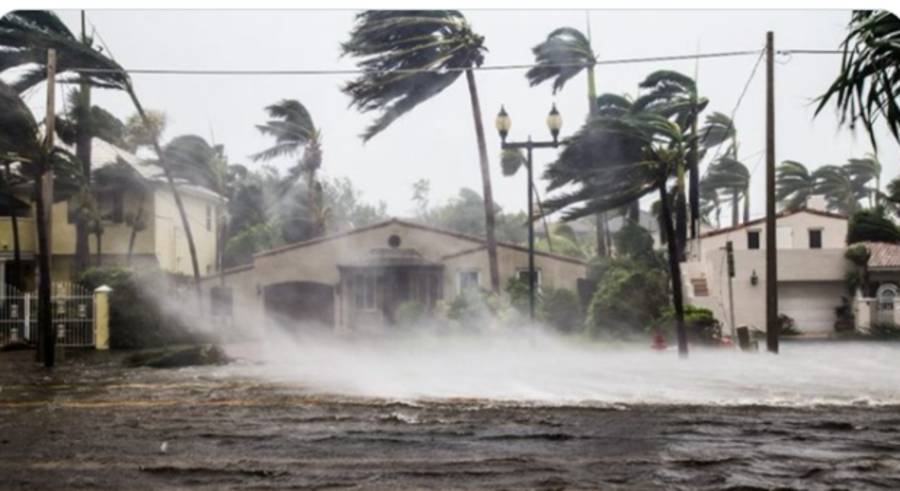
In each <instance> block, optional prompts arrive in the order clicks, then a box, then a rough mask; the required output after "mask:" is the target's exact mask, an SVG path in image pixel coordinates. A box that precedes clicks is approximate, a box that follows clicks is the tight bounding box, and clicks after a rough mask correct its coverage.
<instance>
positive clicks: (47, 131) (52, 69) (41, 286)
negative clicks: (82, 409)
mask: <svg viewBox="0 0 900 491" xmlns="http://www.w3.org/2000/svg"><path fill="white" fill-rule="evenodd" d="M55 132H56V50H55V49H53V48H50V49H48V50H47V116H46V119H45V120H44V135H45V139H44V151H43V152H42V153H43V154H44V156H43V158H42V159H41V162H39V163H38V176H37V177H38V179H39V182H38V183H37V188H38V196H37V208H38V209H37V212H38V223H37V225H38V231H39V233H38V236H39V237H40V244H39V245H38V251H39V253H38V278H39V281H38V329H37V330H38V350H37V351H38V359H39V360H40V361H43V362H44V366H45V367H48V368H49V367H52V366H53V365H54V364H55V362H56V335H55V334H56V333H55V332H54V329H53V319H52V318H51V312H50V308H51V306H50V256H51V255H52V253H53V251H52V250H51V247H52V240H51V239H50V235H51V230H52V229H51V222H50V218H51V217H52V215H53V213H52V210H53V169H52V167H51V161H50V155H51V153H52V151H53V145H54V142H53V137H54V134H55Z"/></svg>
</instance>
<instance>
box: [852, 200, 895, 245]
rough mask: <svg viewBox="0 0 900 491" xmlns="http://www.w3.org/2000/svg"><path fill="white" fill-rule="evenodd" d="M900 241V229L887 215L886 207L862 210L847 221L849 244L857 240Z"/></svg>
mask: <svg viewBox="0 0 900 491" xmlns="http://www.w3.org/2000/svg"><path fill="white" fill-rule="evenodd" d="M863 241H870V242H891V243H894V244H896V243H900V229H898V228H897V226H896V225H894V222H892V221H891V220H890V219H889V218H887V217H886V216H885V211H884V208H882V207H878V208H874V209H869V210H860V211H857V212H856V213H854V214H853V215H851V216H850V220H849V221H848V222H847V244H854V243H856V242H863Z"/></svg>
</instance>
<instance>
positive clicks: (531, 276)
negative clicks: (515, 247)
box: [526, 135, 550, 324]
mask: <svg viewBox="0 0 900 491" xmlns="http://www.w3.org/2000/svg"><path fill="white" fill-rule="evenodd" d="M526 148H527V152H528V162H527V163H526V165H528V318H529V319H531V323H532V324H533V323H534V297H535V280H536V279H537V278H535V277H536V276H537V271H536V270H535V269H534V215H533V213H534V181H532V177H531V167H532V155H531V154H532V149H533V148H534V142H532V141H531V135H528V146H527V147H526ZM549 237H550V236H549V235H547V238H548V239H547V240H549Z"/></svg>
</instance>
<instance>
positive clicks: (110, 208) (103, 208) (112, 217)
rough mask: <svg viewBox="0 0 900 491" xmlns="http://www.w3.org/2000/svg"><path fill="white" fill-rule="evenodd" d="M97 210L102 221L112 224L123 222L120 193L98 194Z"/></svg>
mask: <svg viewBox="0 0 900 491" xmlns="http://www.w3.org/2000/svg"><path fill="white" fill-rule="evenodd" d="M76 206H77V204H76ZM97 208H98V211H99V212H100V216H101V217H103V219H104V220H108V221H110V222H112V223H122V222H123V221H124V220H125V203H124V196H123V193H122V191H117V190H114V191H101V192H98V193H97Z"/></svg>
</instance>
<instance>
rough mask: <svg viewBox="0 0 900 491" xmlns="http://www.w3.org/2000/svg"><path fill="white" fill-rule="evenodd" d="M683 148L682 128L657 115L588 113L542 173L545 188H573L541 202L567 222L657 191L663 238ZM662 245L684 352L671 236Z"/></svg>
mask: <svg viewBox="0 0 900 491" xmlns="http://www.w3.org/2000/svg"><path fill="white" fill-rule="evenodd" d="M687 151H688V150H687V145H686V141H685V139H684V138H683V133H682V129H681V128H680V127H679V126H678V124H676V123H674V122H672V121H669V120H668V119H667V118H665V117H664V116H661V115H659V114H654V113H648V112H641V113H632V114H626V115H623V116H620V117H610V116H606V117H595V118H590V119H589V120H588V121H587V122H586V123H585V124H584V125H583V126H582V127H581V129H579V130H578V132H576V133H575V135H573V136H572V137H571V138H569V139H567V140H566V142H565V148H564V149H563V151H562V152H561V153H560V155H559V158H558V159H557V160H556V161H555V162H553V163H551V164H550V166H549V167H548V168H547V170H546V171H545V173H544V177H545V178H547V179H548V180H549V181H550V184H549V189H550V190H559V189H560V188H561V187H563V186H574V187H575V189H574V191H570V192H559V193H558V194H556V195H555V196H552V197H550V198H548V199H547V200H546V201H545V202H544V205H545V207H546V208H547V210H548V212H549V213H553V212H556V211H563V215H562V219H563V220H564V221H571V220H575V219H577V218H579V217H583V216H587V215H590V214H594V213H598V212H602V211H606V210H611V209H615V208H618V207H620V206H623V205H625V204H628V203H631V202H633V201H635V200H637V199H640V198H641V197H643V196H645V195H647V194H650V193H652V192H658V193H659V196H660V203H661V210H660V216H661V217H662V219H661V221H662V223H663V229H664V230H665V232H666V236H667V237H674V235H675V230H674V225H673V223H672V212H671V208H670V198H669V193H668V190H667V182H668V180H669V178H670V176H671V175H672V173H673V171H674V169H675V168H676V167H677V166H679V165H682V162H683V161H684V158H685V154H686V152H687ZM667 244H668V249H669V254H668V256H669V258H668V260H669V270H670V273H671V281H672V302H673V306H674V310H675V319H676V326H677V330H678V350H679V353H681V354H682V356H686V355H687V349H688V347H687V337H686V333H685V328H684V300H683V296H682V280H681V266H680V264H679V257H678V256H679V252H678V249H677V245H676V243H675V241H674V240H668V241H667Z"/></svg>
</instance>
